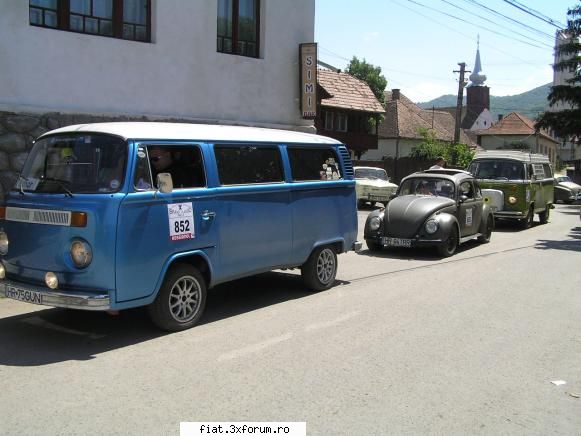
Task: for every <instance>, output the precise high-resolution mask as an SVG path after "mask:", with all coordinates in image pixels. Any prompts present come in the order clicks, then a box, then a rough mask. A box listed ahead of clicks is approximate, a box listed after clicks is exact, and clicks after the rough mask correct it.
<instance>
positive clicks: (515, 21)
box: [464, 0, 553, 38]
mask: <svg viewBox="0 0 581 436" xmlns="http://www.w3.org/2000/svg"><path fill="white" fill-rule="evenodd" d="M464 1H465V2H467V3H472V4H475V5H477V6H478V7H480V8H482V9H485V10H487V11H488V12H490V13H492V14H494V15H496V16H498V17H501V18H504V19H505V20H508V21H511V22H513V23H515V24H518V25H519V26H521V27H524V28H526V29H528V30H529V31H532V32H535V33H538V34H540V35H543V36H548V37H550V38H553V36H552V35H549V34H548V33H545V32H543V31H541V30H539V29H536V28H534V27H532V26H529V25H528V24H525V23H522V22H520V21H518V20H516V19H514V18H512V17H509V16H506V15H504V14H502V13H500V12H498V11H496V10H494V9H491V8H489V7H488V6H485V5H483V4H482V3H480V2H478V1H476V0H464Z"/></svg>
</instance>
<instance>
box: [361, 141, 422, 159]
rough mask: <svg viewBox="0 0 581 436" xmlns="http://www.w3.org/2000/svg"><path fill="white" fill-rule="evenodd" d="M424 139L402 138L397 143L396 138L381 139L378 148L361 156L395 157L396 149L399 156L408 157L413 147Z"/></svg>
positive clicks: (374, 157)
mask: <svg viewBox="0 0 581 436" xmlns="http://www.w3.org/2000/svg"><path fill="white" fill-rule="evenodd" d="M420 142H422V140H420V139H400V140H399V144H397V140H396V139H385V138H383V139H381V138H380V139H379V141H378V144H377V150H368V151H366V152H365V154H363V155H362V156H361V159H364V160H381V158H382V157H384V156H385V157H386V158H390V157H391V158H394V157H395V154H396V150H397V151H398V153H397V154H398V156H397V157H408V156H409V155H410V153H411V152H412V148H413V147H415V146H417V145H418V144H419V143H420Z"/></svg>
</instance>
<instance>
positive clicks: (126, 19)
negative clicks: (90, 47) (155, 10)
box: [29, 0, 151, 42]
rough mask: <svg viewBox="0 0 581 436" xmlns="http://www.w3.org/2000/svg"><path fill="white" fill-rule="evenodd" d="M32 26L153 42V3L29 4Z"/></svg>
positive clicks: (37, 0) (34, 0)
mask: <svg viewBox="0 0 581 436" xmlns="http://www.w3.org/2000/svg"><path fill="white" fill-rule="evenodd" d="M29 17H30V24H31V25H33V26H40V27H50V28H54V29H60V30H68V31H71V32H79V33H89V34H92V35H101V36H110V37H113V38H120V39H128V40H132V41H145V42H150V41H151V2H150V0H29Z"/></svg>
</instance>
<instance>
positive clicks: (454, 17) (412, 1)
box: [407, 0, 552, 50]
mask: <svg viewBox="0 0 581 436" xmlns="http://www.w3.org/2000/svg"><path fill="white" fill-rule="evenodd" d="M407 1H408V2H410V3H414V4H416V5H418V6H420V7H423V8H426V9H429V10H431V11H434V12H437V13H439V14H442V15H446V16H448V17H450V18H453V19H455V20H458V21H462V22H463V23H467V24H470V25H471V26H476V27H479V28H481V29H484V30H487V31H489V32H492V33H494V34H496V35H499V36H503V37H505V38H508V39H512V40H513V41H518V42H520V43H522V44H526V45H530V46H531V47H535V48H539V49H543V50H544V48H543V47H541V46H538V45H536V44H532V43H530V42H528V41H523V40H521V39H518V38H513V37H511V36H509V35H506V34H504V33H502V32H498V31H496V30H493V29H490V28H488V27H485V26H480V25H478V24H475V23H472V22H470V21H468V20H465V19H463V18H460V17H457V16H455V15H452V14H449V13H447V12H443V11H440V10H439V9H436V8H432V7H430V6H427V5H425V4H423V3H420V2H418V1H416V0H407ZM543 45H545V46H547V47H552V46H550V45H547V44H543Z"/></svg>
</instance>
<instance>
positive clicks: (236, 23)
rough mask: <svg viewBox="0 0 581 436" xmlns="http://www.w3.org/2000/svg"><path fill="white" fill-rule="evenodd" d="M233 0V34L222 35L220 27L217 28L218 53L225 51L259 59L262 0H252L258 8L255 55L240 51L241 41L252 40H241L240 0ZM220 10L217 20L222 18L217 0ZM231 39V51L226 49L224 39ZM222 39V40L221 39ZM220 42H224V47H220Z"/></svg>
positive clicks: (218, 3) (228, 53) (225, 52)
mask: <svg viewBox="0 0 581 436" xmlns="http://www.w3.org/2000/svg"><path fill="white" fill-rule="evenodd" d="M231 1H232V16H231V17H230V19H231V20H232V35H230V37H228V35H220V34H219V33H218V29H216V51H217V52H218V53H224V54H227V55H234V56H244V57H248V58H254V59H259V58H260V16H261V9H260V0H252V1H254V2H255V10H256V22H255V28H254V30H255V33H256V41H255V44H256V49H255V54H254V55H249V54H245V53H240V52H239V51H238V46H239V43H240V42H244V43H249V42H251V41H241V40H240V39H239V36H238V30H239V28H240V0H231ZM217 5H218V10H217V14H216V20H219V19H220V15H219V11H220V0H218V1H217ZM228 39H230V40H231V42H232V44H231V51H225V50H224V46H225V44H224V41H225V40H228ZM220 40H221V41H220ZM220 42H221V43H222V44H221V45H222V47H221V48H220Z"/></svg>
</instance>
